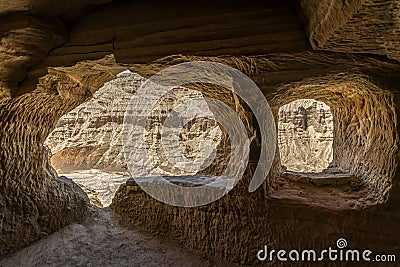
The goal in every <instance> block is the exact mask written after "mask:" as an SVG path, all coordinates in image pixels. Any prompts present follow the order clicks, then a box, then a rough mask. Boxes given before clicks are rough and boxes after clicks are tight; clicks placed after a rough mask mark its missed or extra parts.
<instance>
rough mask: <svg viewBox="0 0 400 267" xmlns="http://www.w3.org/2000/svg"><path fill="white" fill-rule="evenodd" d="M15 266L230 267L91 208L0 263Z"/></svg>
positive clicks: (106, 212)
mask: <svg viewBox="0 0 400 267" xmlns="http://www.w3.org/2000/svg"><path fill="white" fill-rule="evenodd" d="M0 266H1V267H9V266H10V267H11V266H12V267H15V266H234V265H233V264H232V263H227V262H224V261H221V260H219V259H215V258H214V257H208V256H206V255H205V254H203V253H201V252H199V251H196V250H192V249H190V248H186V247H183V246H181V245H179V244H177V243H174V242H172V241H169V240H165V239H162V238H160V237H157V236H154V235H150V234H146V233H143V232H142V231H138V230H135V229H128V228H127V227H125V226H123V225H121V224H120V223H119V222H118V220H117V219H116V217H115V216H114V215H113V214H112V212H111V211H110V210H109V209H108V208H106V209H99V208H95V207H93V208H92V209H91V213H90V215H89V216H88V217H87V218H86V219H85V220H84V221H83V222H81V223H73V224H71V225H68V226H67V227H65V228H63V229H61V230H59V231H58V232H56V233H53V234H51V235H49V236H48V237H46V238H44V239H42V240H39V241H37V242H35V243H34V244H32V245H30V246H28V247H26V248H24V249H22V250H21V251H19V252H17V253H15V254H13V255H10V256H9V257H8V258H6V259H3V260H2V261H0Z"/></svg>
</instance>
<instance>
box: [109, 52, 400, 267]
mask: <svg viewBox="0 0 400 267" xmlns="http://www.w3.org/2000/svg"><path fill="white" fill-rule="evenodd" d="M170 59H171V58H166V59H160V60H158V61H157V62H155V63H153V64H144V65H140V64H138V65H135V66H131V70H132V71H137V72H138V73H140V74H142V75H144V76H146V77H148V76H149V75H151V74H153V73H154V72H156V71H157V70H159V68H161V66H160V64H161V63H164V62H165V64H166V65H168V64H176V63H180V62H185V61H188V60H200V59H201V60H211V61H217V62H222V63H225V64H228V65H231V66H233V67H235V68H237V69H239V70H241V71H243V72H244V73H246V74H247V75H249V76H250V77H251V78H252V79H253V80H254V81H256V82H257V85H258V86H259V87H260V89H261V91H262V92H263V93H264V95H265V97H266V98H267V99H268V100H269V104H270V105H271V108H272V110H273V112H274V114H275V119H276V122H277V118H278V109H279V107H280V106H282V105H284V104H287V103H290V102H291V101H293V100H296V99H301V98H312V99H316V100H318V101H323V102H325V103H327V104H328V105H329V106H330V107H331V110H332V113H333V117H334V128H335V130H334V136H335V137H334V144H333V149H334V155H335V157H334V161H333V163H332V165H333V166H335V167H338V168H339V169H342V170H343V171H344V172H348V173H352V174H354V177H353V178H351V179H352V180H351V181H350V183H349V184H346V185H336V186H335V185H328V186H317V185H314V184H311V183H307V182H301V181H300V182H299V181H296V182H293V181H292V180H291V179H290V178H289V177H288V176H286V175H285V173H283V172H282V168H281V164H280V159H279V152H278V153H276V157H275V160H274V165H273V168H272V170H271V172H270V175H269V176H268V179H267V180H266V182H265V183H264V184H263V187H262V188H259V189H258V190H257V191H256V192H254V193H249V192H248V191H247V187H248V183H249V181H250V178H251V176H252V172H253V171H254V168H253V167H254V165H253V166H252V165H251V164H250V165H249V166H248V169H247V170H246V173H245V175H244V178H243V179H242V180H241V181H240V182H239V184H238V185H237V186H236V187H235V188H234V189H233V190H232V191H231V192H230V193H229V194H228V195H226V196H224V197H223V198H221V199H220V200H218V201H216V202H214V203H211V204H208V205H205V206H202V207H196V208H178V207H172V206H169V205H167V204H163V203H161V202H157V201H156V200H154V199H152V198H151V197H150V196H148V195H146V194H145V193H144V192H143V191H142V189H140V188H139V186H138V185H137V184H136V183H135V182H134V181H133V180H130V181H128V182H127V183H126V185H123V186H121V187H120V189H119V191H118V192H117V194H116V196H115V198H114V199H113V203H112V205H111V207H112V209H113V210H114V211H115V212H117V213H118V214H119V215H120V216H121V218H122V220H123V221H125V222H129V223H130V224H132V225H138V226H140V227H142V228H144V229H146V230H147V231H150V232H154V233H157V234H159V235H163V236H167V237H169V238H173V239H176V240H178V241H179V242H181V243H183V244H184V245H186V246H190V247H194V248H198V249H200V250H202V251H205V252H206V253H209V254H212V255H218V256H221V257H224V258H226V259H229V260H231V261H234V262H237V263H243V264H260V262H257V260H256V253H257V252H258V251H259V250H260V249H261V248H262V247H263V246H264V245H265V244H267V245H268V246H269V247H271V248H274V249H280V248H284V249H291V248H310V247H313V248H321V249H322V248H324V247H327V246H329V245H333V244H334V242H336V240H337V239H339V238H340V237H344V238H346V239H347V240H348V242H349V243H351V246H352V247H354V248H356V247H370V248H371V250H374V251H376V252H377V253H378V252H381V253H383V252H386V253H389V252H392V253H396V252H397V251H398V248H399V247H400V246H399V245H400V244H399V242H398V238H399V235H398V233H400V232H399V226H398V224H397V223H396V221H397V220H398V218H399V216H400V211H399V209H398V207H397V205H396V204H391V203H393V202H395V201H396V200H397V199H398V198H397V196H396V195H397V193H396V192H397V190H398V181H399V177H398V174H397V172H398V168H399V167H398V159H399V157H398V153H399V151H398V144H399V136H398V132H399V131H398V124H397V121H398V115H399V113H398V111H399V109H398V108H399V107H398V102H397V101H396V95H398V84H397V83H396V82H393V83H390V81H393V80H397V79H398V78H397V77H399V76H398V67H397V64H391V63H387V62H385V61H379V60H376V59H373V58H369V57H365V56H359V57H353V56H348V55H340V54H336V55H335V58H333V57H332V54H330V53H297V54H291V55H290V56H289V55H285V54H277V55H265V56H254V57H185V56H176V57H174V58H173V59H174V60H173V62H171V60H170ZM164 66H165V65H164ZM376 70H381V71H380V74H379V75H378V76H375V75H374V72H375V71H376ZM289 74H290V75H289ZM385 75H387V76H386V78H384V77H383V76H385ZM248 120H250V118H248ZM383 151H385V152H383ZM382 152H383V153H382ZM165 193H166V194H168V192H165ZM171 197H173V196H172V195H171ZM139 203H140V205H141V208H140V209H138V208H137V206H138V205H139ZM389 218H390V219H389ZM382 251H383V252H382ZM272 264H279V263H277V262H274V263H272ZM325 264H327V265H325ZM334 264H337V263H332V265H329V263H324V266H338V265H334ZM273 266H275V265H273ZM305 266H307V265H305ZM339 266H341V265H339ZM343 266H348V263H345V264H343Z"/></svg>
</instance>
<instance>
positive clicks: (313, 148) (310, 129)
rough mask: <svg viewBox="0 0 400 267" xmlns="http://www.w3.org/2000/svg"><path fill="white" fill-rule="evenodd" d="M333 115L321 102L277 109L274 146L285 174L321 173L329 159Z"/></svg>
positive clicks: (302, 101) (295, 103) (303, 101)
mask: <svg viewBox="0 0 400 267" xmlns="http://www.w3.org/2000/svg"><path fill="white" fill-rule="evenodd" d="M332 141H333V116H332V113H331V109H330V108H329V106H328V105H326V104H325V103H323V102H318V101H315V100H313V99H300V100H295V101H293V102H291V103H289V104H287V105H284V106H282V107H280V108H279V115H278V147H279V152H280V157H281V163H282V165H284V166H285V167H287V169H288V170H289V171H295V172H321V171H322V170H324V169H326V168H327V167H328V166H329V163H331V161H332V159H333V154H332Z"/></svg>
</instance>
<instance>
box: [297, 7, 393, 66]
mask: <svg viewBox="0 0 400 267" xmlns="http://www.w3.org/2000/svg"><path fill="white" fill-rule="evenodd" d="M299 6H300V9H301V11H302V16H303V20H304V22H305V30H306V32H307V34H308V37H309V40H310V44H311V45H312V46H313V48H314V49H316V50H329V51H338V52H349V51H351V52H352V53H371V54H378V55H386V56H387V57H388V58H391V59H395V60H397V61H398V60H400V50H399V47H400V46H399V42H400V3H399V1H397V0H384V1H382V0H345V1H336V0H323V1H318V0H301V1H299Z"/></svg>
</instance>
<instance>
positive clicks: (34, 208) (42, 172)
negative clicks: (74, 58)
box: [0, 58, 114, 256]
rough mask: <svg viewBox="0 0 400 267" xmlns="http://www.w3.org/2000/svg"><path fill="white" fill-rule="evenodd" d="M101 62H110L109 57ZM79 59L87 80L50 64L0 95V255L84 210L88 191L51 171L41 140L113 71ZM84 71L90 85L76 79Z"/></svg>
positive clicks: (55, 227)
mask: <svg viewBox="0 0 400 267" xmlns="http://www.w3.org/2000/svg"><path fill="white" fill-rule="evenodd" d="M101 62H102V63H103V64H105V65H107V62H108V63H110V64H112V60H111V58H108V59H105V60H103V61H101ZM85 64H86V65H85ZM83 65H85V66H86V67H89V66H90V69H91V71H90V72H86V73H85V77H86V80H85V79H84V78H83V77H81V79H80V80H78V79H77V77H79V76H74V75H73V74H72V73H73V72H74V71H73V68H71V69H70V70H71V71H72V72H71V74H72V75H71V74H66V73H65V72H62V71H60V70H55V69H53V70H51V74H48V75H46V76H45V77H43V78H42V79H41V81H40V84H38V86H37V88H36V90H35V91H34V92H32V93H28V94H25V95H23V96H20V97H15V98H3V99H0V117H1V120H0V128H1V129H2V131H1V132H0V140H2V141H1V142H0V216H1V223H0V236H1V238H0V255H1V256H3V255H4V254H6V253H9V252H12V251H15V250H16V249H19V248H21V247H23V246H26V245H28V244H30V243H32V242H33V241H35V240H37V239H39V238H41V237H44V236H46V235H48V234H49V233H52V232H54V231H56V230H58V229H60V228H62V227H64V226H66V225H68V224H69V223H71V222H73V221H77V220H80V219H82V218H84V217H85V215H86V213H87V208H88V204H89V199H88V197H87V195H86V194H85V193H84V192H83V191H82V189H81V188H79V186H77V185H76V184H75V183H73V182H72V181H71V180H69V179H63V178H57V177H55V176H56V173H55V171H54V169H53V168H52V167H51V166H50V164H49V158H48V157H49V154H48V150H47V149H46V148H45V147H44V146H43V144H44V142H45V139H46V137H47V136H48V135H49V133H50V132H51V130H52V129H53V127H54V126H55V124H56V123H57V121H58V119H59V118H60V117H61V116H62V115H63V114H64V113H66V112H68V111H70V110H71V107H74V106H77V105H79V104H80V103H82V102H83V101H85V100H87V99H88V98H89V97H90V96H91V95H92V92H94V91H95V90H97V89H98V88H96V87H95V86H96V82H100V83H101V82H102V81H103V82H104V81H107V79H110V77H114V76H113V74H112V71H111V70H109V72H108V73H106V74H105V73H102V71H101V69H102V68H101V67H100V65H97V66H96V62H91V63H87V62H86V63H84V64H83ZM80 66H82V64H80V65H78V66H76V69H79V67H80ZM76 69H75V70H76ZM100 74H101V75H100ZM99 75H100V76H101V77H100V78H99ZM89 77H92V78H93V77H96V79H93V81H92V82H91V83H89V84H90V86H89V85H85V83H84V82H81V81H88V80H87V79H89ZM28 111H29V112H28Z"/></svg>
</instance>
